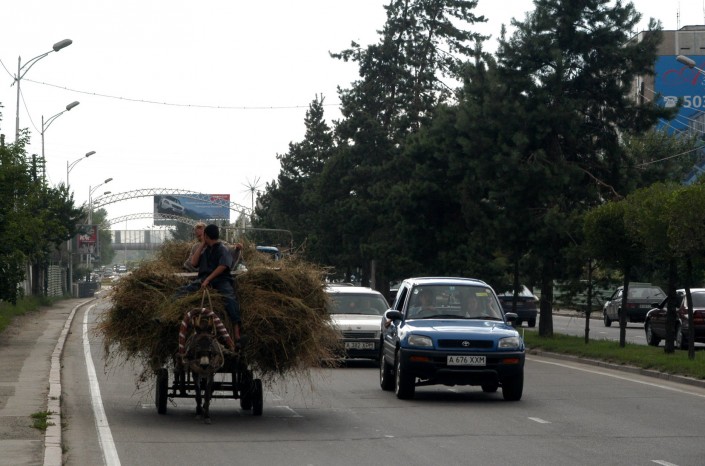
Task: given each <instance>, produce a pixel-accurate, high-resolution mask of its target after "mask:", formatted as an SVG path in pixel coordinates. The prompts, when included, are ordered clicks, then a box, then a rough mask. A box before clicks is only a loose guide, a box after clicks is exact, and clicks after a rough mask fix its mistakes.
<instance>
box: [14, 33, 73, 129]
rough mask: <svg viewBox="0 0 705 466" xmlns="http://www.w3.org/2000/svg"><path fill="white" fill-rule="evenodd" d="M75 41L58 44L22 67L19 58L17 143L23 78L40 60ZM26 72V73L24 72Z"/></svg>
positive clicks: (16, 76) (15, 80) (19, 58)
mask: <svg viewBox="0 0 705 466" xmlns="http://www.w3.org/2000/svg"><path fill="white" fill-rule="evenodd" d="M72 43H73V41H72V40H71V39H64V40H62V41H59V42H57V43H56V44H54V45H53V46H52V48H51V50H49V51H48V52H45V53H43V54H41V55H37V56H36V57H34V58H32V59H31V60H29V61H28V62H26V63H25V64H24V65H22V57H17V74H16V75H15V77H14V83H13V84H17V111H16V113H15V142H16V141H17V140H18V139H19V138H20V81H22V78H24V75H26V74H27V72H28V71H29V69H30V68H32V66H34V64H35V63H37V62H38V61H39V60H41V59H42V58H44V57H46V56H47V55H49V54H50V53H51V52H58V51H59V50H61V49H63V48H65V47H68V46H69V45H71V44H72ZM22 70H24V71H22Z"/></svg>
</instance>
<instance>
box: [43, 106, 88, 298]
mask: <svg viewBox="0 0 705 466" xmlns="http://www.w3.org/2000/svg"><path fill="white" fill-rule="evenodd" d="M67 107H68V106H67ZM74 107H75V105H74ZM67 110H70V109H69V108H67ZM43 149H44V140H43V139H42V151H43ZM93 154H95V151H94V150H92V151H90V152H87V153H86V155H84V156H83V157H80V158H78V159H76V160H74V161H73V162H71V163H69V161H68V160H67V161H66V191H67V192H70V188H69V173H71V170H73V167H75V166H76V164H77V163H78V162H80V161H82V160H85V159H87V158H88V157H90V156H91V155H93ZM72 249H73V248H72V247H71V239H70V238H69V239H68V240H67V241H66V250H67V251H68V253H69V279H68V284H69V286H68V288H69V290H72V289H73V251H72ZM70 292H71V293H73V291H70Z"/></svg>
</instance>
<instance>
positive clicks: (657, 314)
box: [644, 288, 705, 349]
mask: <svg viewBox="0 0 705 466" xmlns="http://www.w3.org/2000/svg"><path fill="white" fill-rule="evenodd" d="M676 293H677V294H678V307H677V308H676V325H675V328H674V332H675V333H674V335H675V337H676V342H675V343H676V347H677V348H680V349H687V348H688V302H687V300H686V299H685V290H684V289H681V290H677V291H676ZM690 293H691V295H692V297H693V329H694V330H695V339H694V340H693V341H694V342H697V343H705V288H691V290H690ZM666 304H667V299H664V300H663V301H661V303H660V304H659V305H658V307H656V308H654V309H651V310H650V311H649V312H648V313H647V314H646V321H645V322H644V331H645V332H646V342H647V343H648V344H649V345H652V346H658V344H659V343H660V342H661V340H663V339H665V338H666Z"/></svg>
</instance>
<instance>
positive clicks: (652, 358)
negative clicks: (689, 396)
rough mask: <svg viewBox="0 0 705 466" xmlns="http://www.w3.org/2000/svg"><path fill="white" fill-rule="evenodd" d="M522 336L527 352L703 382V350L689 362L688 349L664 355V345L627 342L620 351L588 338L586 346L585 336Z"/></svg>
mask: <svg viewBox="0 0 705 466" xmlns="http://www.w3.org/2000/svg"><path fill="white" fill-rule="evenodd" d="M523 333H524V342H525V343H526V346H527V349H528V350H541V351H547V352H552V353H562V354H570V355H572V356H577V357H580V358H586V359H596V360H601V361H606V362H610V363H612V364H621V365H626V366H633V367H638V368H641V369H649V370H654V371H658V372H664V373H667V374H675V375H683V376H687V377H693V378H695V379H700V380H703V379H705V351H703V350H702V349H700V350H699V351H696V352H695V359H692V360H691V359H688V351H687V350H679V349H677V350H675V352H674V353H671V354H667V353H666V352H665V351H664V344H663V342H662V343H661V345H660V346H647V345H635V344H631V343H627V344H626V345H625V347H624V348H620V346H619V342H617V341H611V340H593V339H590V342H589V343H588V344H585V339H584V337H575V336H569V335H561V334H557V333H554V334H553V336H552V337H550V338H545V337H541V336H539V334H538V332H537V331H536V330H526V331H525V332H523ZM696 349H698V348H696Z"/></svg>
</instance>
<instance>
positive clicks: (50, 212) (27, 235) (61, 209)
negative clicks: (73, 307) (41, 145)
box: [0, 132, 82, 303]
mask: <svg viewBox="0 0 705 466" xmlns="http://www.w3.org/2000/svg"><path fill="white" fill-rule="evenodd" d="M27 142H28V138H27V134H26V132H23V133H22V135H21V137H20V138H19V139H18V140H17V141H16V142H15V143H14V144H9V145H6V144H5V143H4V137H3V139H2V140H0V197H2V199H3V203H2V205H0V238H2V241H0V243H2V246H1V247H0V270H2V273H0V293H1V294H0V299H5V300H8V301H10V302H13V303H14V302H16V300H17V298H18V296H19V293H20V291H19V289H18V285H19V283H21V282H22V280H24V279H25V270H26V264H27V263H28V262H29V263H31V264H32V265H33V267H32V270H33V276H32V277H31V278H32V280H31V283H32V293H34V294H36V295H40V294H43V289H42V287H43V280H42V273H43V270H45V269H46V266H47V264H48V262H49V258H50V255H51V254H52V252H53V251H55V250H56V249H57V248H59V247H60V246H61V245H62V244H63V243H64V242H65V241H66V240H67V239H68V238H69V237H71V236H72V235H73V234H75V231H76V224H77V223H78V219H79V218H80V217H81V215H82V211H81V209H77V208H75V207H74V203H73V198H72V196H71V195H70V194H69V193H68V190H67V189H66V188H65V187H64V186H62V185H59V186H58V187H55V188H54V187H48V186H46V185H45V183H44V181H43V179H41V178H38V175H37V173H36V172H34V171H33V170H32V169H31V165H30V164H29V163H28V162H27V158H26V152H25V147H26V144H27Z"/></svg>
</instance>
